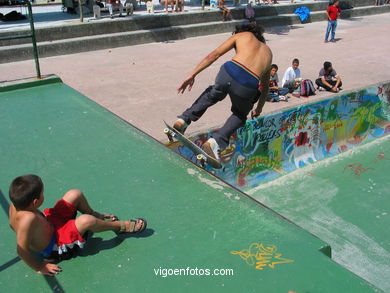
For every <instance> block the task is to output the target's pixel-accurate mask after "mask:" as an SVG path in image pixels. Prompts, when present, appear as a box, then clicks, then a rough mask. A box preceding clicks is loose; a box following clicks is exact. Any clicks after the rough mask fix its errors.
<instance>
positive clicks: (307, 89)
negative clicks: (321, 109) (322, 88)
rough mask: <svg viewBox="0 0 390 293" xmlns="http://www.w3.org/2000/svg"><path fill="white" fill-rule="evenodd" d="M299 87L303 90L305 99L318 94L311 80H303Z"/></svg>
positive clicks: (302, 93)
mask: <svg viewBox="0 0 390 293" xmlns="http://www.w3.org/2000/svg"><path fill="white" fill-rule="evenodd" d="M299 87H300V90H301V96H303V97H308V96H314V95H315V94H316V93H315V91H316V90H315V88H314V85H313V82H312V81H311V80H310V79H304V80H302V81H301V84H300V85H299Z"/></svg>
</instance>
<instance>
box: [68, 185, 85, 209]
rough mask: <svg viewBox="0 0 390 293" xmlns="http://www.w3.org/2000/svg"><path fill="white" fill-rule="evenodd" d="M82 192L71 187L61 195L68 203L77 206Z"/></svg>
mask: <svg viewBox="0 0 390 293" xmlns="http://www.w3.org/2000/svg"><path fill="white" fill-rule="evenodd" d="M83 196H84V195H83V193H82V192H81V191H80V190H78V189H71V190H69V191H68V192H66V193H65V195H64V196H63V199H64V200H66V201H67V202H68V203H70V204H72V205H74V206H77V204H78V202H79V200H80V198H81V197H83Z"/></svg>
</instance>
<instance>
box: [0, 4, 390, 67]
mask: <svg viewBox="0 0 390 293" xmlns="http://www.w3.org/2000/svg"><path fill="white" fill-rule="evenodd" d="M386 12H390V6H379V7H378V6H372V7H361V8H354V9H349V10H345V11H344V15H343V18H350V17H357V16H363V15H372V14H379V13H386ZM203 13H205V12H202V14H203ZM205 14H206V13H205ZM325 20H326V14H325V12H323V11H318V12H313V13H311V16H310V19H309V21H308V22H317V21H325ZM257 21H258V23H259V24H261V25H263V26H265V27H271V26H281V25H292V24H300V23H301V22H300V21H299V19H298V17H297V16H296V15H294V14H284V15H276V16H266V17H259V18H257ZM241 22H242V19H240V20H233V21H231V22H221V21H218V22H206V23H198V24H190V25H176V26H168V27H162V28H155V29H142V30H135V31H127V32H118V33H109V34H100V35H94V36H88V37H77V38H71V39H64V40H58V41H49V42H40V43H38V50H39V56H40V57H50V56H58V55H65V54H72V53H78V52H85V51H94V50H101V49H107V48H115V47H123V46H131V45H139V44H145V43H151V42H164V41H169V40H178V39H184V38H189V37H196V36H201V35H210V34H218V33H224V32H230V31H232V30H233V29H234V27H235V25H237V24H239V23H241ZM32 58H33V55H32V46H31V44H22V45H13V46H3V47H1V48H0V63H8V62H15V61H21V60H27V59H32Z"/></svg>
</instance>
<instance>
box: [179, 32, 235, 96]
mask: <svg viewBox="0 0 390 293" xmlns="http://www.w3.org/2000/svg"><path fill="white" fill-rule="evenodd" d="M236 38H237V36H236V35H233V36H231V37H230V38H229V39H227V40H226V41H225V42H224V43H223V44H222V45H220V46H219V47H218V48H217V49H215V50H214V51H212V52H211V53H210V54H209V55H207V56H206V57H205V58H204V59H203V60H202V61H201V62H200V63H199V64H198V66H196V67H195V69H194V70H192V72H191V73H190V74H189V75H188V77H187V78H186V79H185V80H184V81H183V82H182V84H181V85H180V87H179V88H178V89H177V92H178V93H184V91H185V90H186V88H187V87H188V91H191V89H192V86H193V85H194V82H195V77H196V76H197V75H198V74H199V73H200V72H201V71H202V70H204V69H206V68H207V67H209V66H210V65H211V64H213V63H214V62H215V61H216V60H217V59H218V58H219V57H221V56H222V55H223V54H225V53H226V52H228V51H230V50H231V49H233V48H234V45H235V44H236Z"/></svg>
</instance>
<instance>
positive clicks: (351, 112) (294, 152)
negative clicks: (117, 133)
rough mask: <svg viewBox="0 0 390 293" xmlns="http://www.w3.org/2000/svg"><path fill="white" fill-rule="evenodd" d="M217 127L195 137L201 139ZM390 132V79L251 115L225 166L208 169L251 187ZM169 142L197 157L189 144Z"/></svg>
mask: <svg viewBox="0 0 390 293" xmlns="http://www.w3.org/2000/svg"><path fill="white" fill-rule="evenodd" d="M215 131H217V130H212V131H210V132H208V133H202V134H199V135H196V136H194V137H192V138H191V139H192V140H193V141H194V142H195V143H196V144H198V145H201V144H203V143H204V142H205V141H206V140H207V139H208V138H209V137H210V136H212V135H213V133H215ZM389 133H390V82H389V83H384V84H380V85H377V86H372V87H369V88H365V89H362V90H358V91H354V92H350V93H345V94H341V95H339V96H336V97H334V98H331V99H326V100H323V101H319V102H316V103H312V104H307V105H303V106H300V107H298V108H294V109H289V110H286V111H283V112H278V113H274V114H271V115H268V116H263V117H260V118H258V119H254V120H248V121H247V123H246V124H245V126H243V127H242V128H240V129H238V130H237V132H236V133H235V134H234V135H233V136H232V137H231V140H230V146H229V147H228V148H227V149H226V150H225V151H224V152H223V153H222V154H221V160H222V164H223V168H222V169H220V170H212V169H209V171H211V172H213V173H215V175H216V176H218V177H220V178H221V179H223V180H225V181H226V182H228V183H230V184H232V185H233V186H236V187H238V188H240V189H243V190H246V189H250V188H253V187H255V186H257V185H258V184H259V183H260V182H264V181H269V180H272V179H274V178H276V177H278V176H280V175H282V174H286V173H288V172H291V171H294V170H295V169H297V168H301V167H303V166H306V165H307V164H311V163H313V162H315V161H318V160H322V159H324V158H327V157H330V156H334V155H337V154H339V153H341V152H345V151H347V150H349V149H351V148H353V147H355V146H357V145H360V144H362V143H366V142H368V141H371V140H374V139H376V138H379V137H382V136H384V135H387V134H389ZM170 147H171V148H172V149H174V150H175V151H176V152H178V153H180V154H181V155H183V156H184V157H186V158H188V159H190V160H191V161H193V162H195V163H196V158H195V157H194V156H193V154H192V152H191V151H190V150H189V149H186V148H184V147H181V146H179V145H178V144H173V145H171V146H170ZM353 168H354V167H353Z"/></svg>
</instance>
